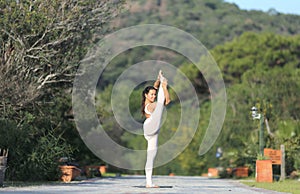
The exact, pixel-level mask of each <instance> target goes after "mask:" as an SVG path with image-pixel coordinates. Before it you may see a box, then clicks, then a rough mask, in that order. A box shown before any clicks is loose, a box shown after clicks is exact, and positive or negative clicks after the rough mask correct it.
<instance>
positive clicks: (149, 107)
mask: <svg viewBox="0 0 300 194" xmlns="http://www.w3.org/2000/svg"><path fill="white" fill-rule="evenodd" d="M167 85H168V82H167V79H166V78H164V77H163V75H162V72H161V71H159V74H158V77H157V80H156V81H155V83H154V86H147V87H146V88H145V89H144V91H143V96H142V97H143V101H142V114H143V115H144V116H145V117H146V120H145V122H144V125H143V129H144V137H145V139H146V140H147V142H148V146H147V161H146V166H145V174H146V187H147V188H151V187H158V186H156V185H154V184H153V183H152V170H153V163H154V158H155V156H156V153H157V144H158V134H159V129H160V123H161V117H162V113H163V108H164V105H167V104H169V103H170V97H169V92H168V89H167ZM157 91H158V93H157ZM156 93H157V101H156V102H155V99H156Z"/></svg>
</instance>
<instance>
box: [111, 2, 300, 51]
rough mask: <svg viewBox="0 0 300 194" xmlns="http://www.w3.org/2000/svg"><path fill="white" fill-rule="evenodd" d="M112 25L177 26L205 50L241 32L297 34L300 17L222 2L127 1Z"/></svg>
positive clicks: (299, 26)
mask: <svg viewBox="0 0 300 194" xmlns="http://www.w3.org/2000/svg"><path fill="white" fill-rule="evenodd" d="M126 3H127V9H125V11H124V12H123V14H122V15H120V16H119V17H118V18H117V19H116V20H115V22H114V26H115V27H116V28H117V29H119V28H122V27H127V26H132V25H138V24H146V23H159V24H165V25H171V26H175V27H178V28H180V29H182V30H184V31H186V32H189V33H191V34H192V35H194V36H195V37H196V38H197V39H198V40H200V41H201V42H202V43H203V44H204V45H205V46H206V47H207V48H208V49H211V48H213V47H214V46H216V45H218V44H221V43H223V42H225V41H229V40H232V39H233V37H236V36H239V35H241V34H242V33H243V32H245V31H254V32H273V33H276V34H284V35H293V34H299V33H300V16H298V15H286V14H281V13H278V12H276V10H270V11H269V12H267V13H265V12H261V11H246V10H241V9H239V7H238V6H237V5H235V4H230V3H226V2H224V1H223V0H184V1H183V0H156V1H154V0H139V1H137V0H131V1H126Z"/></svg>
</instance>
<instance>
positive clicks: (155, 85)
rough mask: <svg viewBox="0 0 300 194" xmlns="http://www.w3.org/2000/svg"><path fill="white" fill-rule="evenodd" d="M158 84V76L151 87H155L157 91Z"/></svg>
mask: <svg viewBox="0 0 300 194" xmlns="http://www.w3.org/2000/svg"><path fill="white" fill-rule="evenodd" d="M159 84H160V80H159V76H157V79H156V81H155V82H154V84H153V87H155V88H156V89H158V87H159Z"/></svg>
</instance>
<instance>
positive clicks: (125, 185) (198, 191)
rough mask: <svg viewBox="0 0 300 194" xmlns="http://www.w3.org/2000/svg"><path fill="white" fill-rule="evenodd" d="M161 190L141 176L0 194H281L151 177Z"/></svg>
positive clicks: (212, 182) (217, 182) (231, 184)
mask: <svg viewBox="0 0 300 194" xmlns="http://www.w3.org/2000/svg"><path fill="white" fill-rule="evenodd" d="M153 182H154V183H156V184H158V185H160V186H161V188H145V187H144V185H145V177H144V176H121V177H113V178H94V179H88V180H83V181H73V182H70V183H57V184H45V185H38V186H26V187H4V188H0V193H1V194H11V193H12V194H29V193H30V194H31V193H34V194H50V193H51V194H56V193H62V194H64V193H66V194H79V193H86V194H90V193H91V194H96V193H97V194H99V193H100V194H102V193H103V194H110V193H114V194H115V193H117V194H118V193H124V194H125V193H126V194H128V193H143V194H145V193H170V194H173V193H183V194H202V193H203V194H204V193H205V194H207V193H208V194H213V193H217V194H243V193H249V194H258V193H263V194H273V193H274V194H279V193H280V192H275V191H269V190H264V189H258V188H252V187H248V186H245V185H243V184H241V183H239V182H238V180H227V179H210V178H207V177H193V176H154V178H153Z"/></svg>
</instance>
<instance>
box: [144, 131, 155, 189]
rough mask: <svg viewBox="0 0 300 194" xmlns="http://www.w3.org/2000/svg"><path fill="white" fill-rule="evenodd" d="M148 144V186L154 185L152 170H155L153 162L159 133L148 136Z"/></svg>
mask: <svg viewBox="0 0 300 194" xmlns="http://www.w3.org/2000/svg"><path fill="white" fill-rule="evenodd" d="M145 138H146V139H147V142H148V146H147V161H146V166H145V173H146V186H148V187H152V186H153V183H152V171H153V164H154V159H155V156H156V153H157V143H158V134H155V135H152V136H147V135H145Z"/></svg>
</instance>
